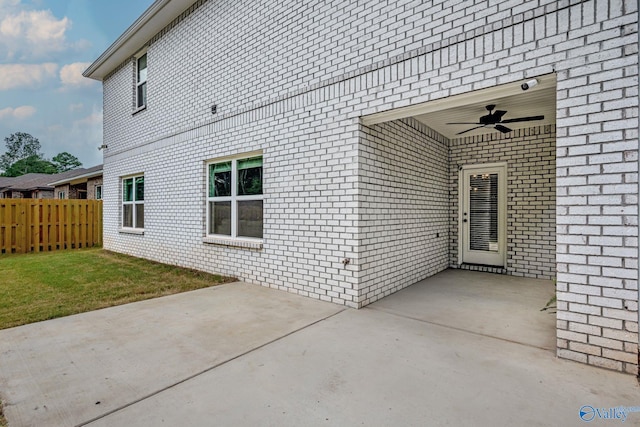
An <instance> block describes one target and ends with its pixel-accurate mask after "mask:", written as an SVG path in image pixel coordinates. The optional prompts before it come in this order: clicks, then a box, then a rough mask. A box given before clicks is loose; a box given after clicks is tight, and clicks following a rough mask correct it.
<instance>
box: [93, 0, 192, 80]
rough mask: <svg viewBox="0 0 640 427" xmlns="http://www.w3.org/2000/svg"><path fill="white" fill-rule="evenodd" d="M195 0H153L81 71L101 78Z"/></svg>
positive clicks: (95, 77)
mask: <svg viewBox="0 0 640 427" xmlns="http://www.w3.org/2000/svg"><path fill="white" fill-rule="evenodd" d="M196 1H197V0H156V1H155V2H154V3H153V4H152V5H151V6H149V8H148V9H147V10H146V11H145V12H144V13H143V14H142V15H141V16H140V17H139V18H138V19H137V20H136V21H135V22H134V23H133V24H132V25H131V26H130V27H129V28H127V30H126V31H125V32H124V33H122V35H121V36H120V37H118V39H117V40H116V41H115V42H113V44H112V45H111V46H109V48H107V50H105V51H104V52H103V53H102V55H100V56H99V57H98V59H96V60H95V61H94V62H93V64H91V65H90V66H89V68H87V69H86V70H85V71H84V73H82V75H83V76H84V77H88V78H90V79H94V80H99V81H103V80H104V78H105V77H106V76H107V75H108V74H109V73H110V72H111V71H113V70H114V69H115V68H116V67H118V66H119V65H120V64H122V63H123V62H124V61H126V60H127V58H130V57H132V56H133V55H135V54H136V52H138V51H140V50H141V49H142V48H144V45H145V43H147V42H148V41H149V40H151V38H152V37H153V36H155V35H156V34H158V33H159V32H160V31H162V29H163V28H164V27H166V26H167V25H169V24H170V23H171V22H172V21H173V20H174V19H175V18H177V17H178V16H179V15H180V14H181V13H182V12H184V11H185V10H187V9H188V8H189V7H190V6H191V5H192V4H193V3H195V2H196Z"/></svg>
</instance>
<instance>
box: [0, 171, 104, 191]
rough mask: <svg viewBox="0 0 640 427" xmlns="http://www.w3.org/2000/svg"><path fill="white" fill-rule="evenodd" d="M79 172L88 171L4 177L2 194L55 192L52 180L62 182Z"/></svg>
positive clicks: (1, 187) (0, 185) (0, 184)
mask: <svg viewBox="0 0 640 427" xmlns="http://www.w3.org/2000/svg"><path fill="white" fill-rule="evenodd" d="M101 168H102V165H101ZM79 170H81V171H86V170H87V169H84V168H80V169H73V170H70V171H66V172H62V173H56V174H46V173H28V174H26V175H21V176H16V177H2V179H1V180H0V192H5V191H34V190H53V187H52V186H51V185H50V184H49V183H50V182H51V181H52V180H61V179H66V178H67V177H69V176H72V175H77V174H78V171H79Z"/></svg>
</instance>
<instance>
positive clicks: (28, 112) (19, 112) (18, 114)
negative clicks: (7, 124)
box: [0, 105, 36, 120]
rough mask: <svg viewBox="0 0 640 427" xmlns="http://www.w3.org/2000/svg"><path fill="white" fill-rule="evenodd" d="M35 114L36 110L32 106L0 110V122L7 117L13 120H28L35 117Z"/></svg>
mask: <svg viewBox="0 0 640 427" xmlns="http://www.w3.org/2000/svg"><path fill="white" fill-rule="evenodd" d="M35 113H36V109H35V107H32V106H31V105H23V106H21V107H16V108H11V107H7V108H3V109H2V110H0V120H1V119H4V118H7V117H8V118H11V119H18V120H20V119H26V118H29V117H31V116H33V115H34V114H35Z"/></svg>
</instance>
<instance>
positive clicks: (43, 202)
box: [0, 199, 102, 253]
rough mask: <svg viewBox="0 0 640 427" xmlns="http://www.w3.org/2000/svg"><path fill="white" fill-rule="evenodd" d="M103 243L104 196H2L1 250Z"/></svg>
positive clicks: (21, 250)
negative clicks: (94, 197)
mask: <svg viewBox="0 0 640 427" xmlns="http://www.w3.org/2000/svg"><path fill="white" fill-rule="evenodd" d="M95 245H102V201H101V200H50V199H0V251H1V252H2V253H26V252H40V251H55V250H59V249H72V248H73V249H77V248H86V247H91V246H95Z"/></svg>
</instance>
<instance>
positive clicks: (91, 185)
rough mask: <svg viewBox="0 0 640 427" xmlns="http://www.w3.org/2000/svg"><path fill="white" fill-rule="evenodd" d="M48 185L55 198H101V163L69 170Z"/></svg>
mask: <svg viewBox="0 0 640 427" xmlns="http://www.w3.org/2000/svg"><path fill="white" fill-rule="evenodd" d="M50 185H52V186H53V187H54V188H55V190H54V193H55V194H54V197H55V198H56V199H89V200H99V199H102V165H97V166H93V167H90V168H78V169H75V170H74V171H69V172H68V173H67V174H66V175H65V176H64V177H60V179H56V180H54V181H53V182H51V184H50Z"/></svg>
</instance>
